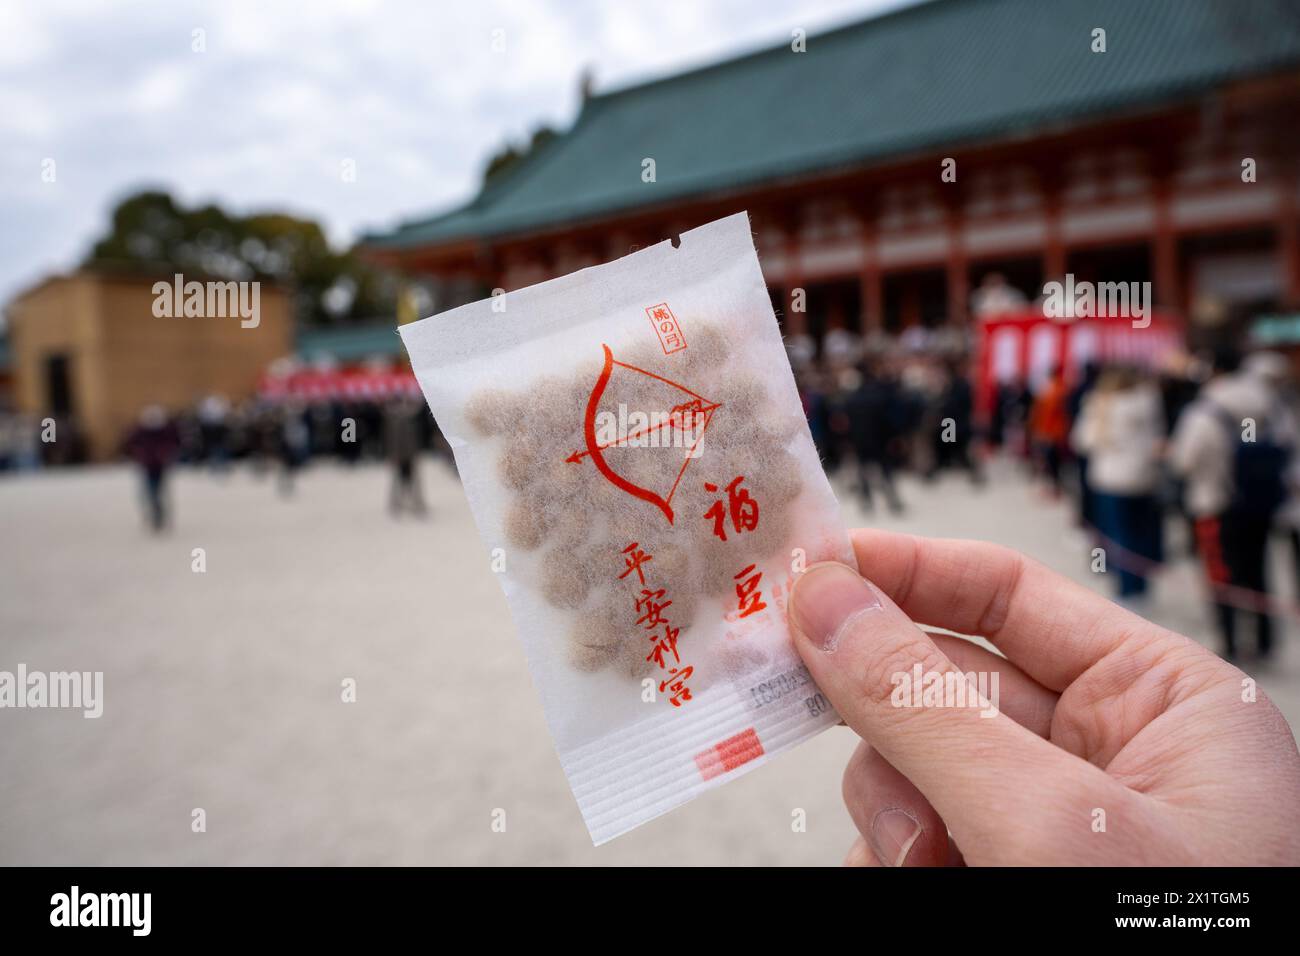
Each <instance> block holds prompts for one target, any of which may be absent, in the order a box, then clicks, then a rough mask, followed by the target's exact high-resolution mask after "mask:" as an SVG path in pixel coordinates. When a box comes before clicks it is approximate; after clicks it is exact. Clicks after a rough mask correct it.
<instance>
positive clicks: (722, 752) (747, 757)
mask: <svg viewBox="0 0 1300 956" xmlns="http://www.w3.org/2000/svg"><path fill="white" fill-rule="evenodd" d="M761 756H763V744H762V742H761V741H760V740H759V739H758V734H757V733H755V732H754V728H753V727H750V728H748V729H746V730H742V731H741V732H740V733H738V734H736V736H734V737H728V738H727V739H726V740H724V741H722V742H721V743H719V744H715V745H714V746H712V747H710V748H709V749H708V750H706V751H704V752H703V753H698V754H696V755H695V766H696V767H697V768H698V769H699V771H700V776H701V777H703V778H704V779H705V780H712V779H713V778H714V777H720V776H722V775H723V774H724V773H727V772H729V771H731V770H735V769H736V768H737V767H739V766H742V765H744V764H747V763H749V762H750V761H751V760H753V759H755V758H756V757H761Z"/></svg>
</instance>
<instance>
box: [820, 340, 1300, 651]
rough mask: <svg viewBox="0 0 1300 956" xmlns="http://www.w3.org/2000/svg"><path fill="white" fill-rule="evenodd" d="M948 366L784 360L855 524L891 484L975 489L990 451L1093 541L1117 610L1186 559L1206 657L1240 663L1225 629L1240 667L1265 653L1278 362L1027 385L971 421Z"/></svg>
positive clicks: (893, 492)
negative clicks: (940, 482) (854, 506)
mask: <svg viewBox="0 0 1300 956" xmlns="http://www.w3.org/2000/svg"><path fill="white" fill-rule="evenodd" d="M964 354H965V353H962V352H960V351H948V352H944V351H936V350H933V349H930V350H925V349H920V350H909V349H906V348H899V347H897V346H896V347H895V348H893V349H889V350H884V351H871V350H868V349H860V350H859V354H857V355H856V356H854V357H853V358H852V360H847V361H846V360H845V359H844V358H843V357H838V358H837V357H836V356H835V355H834V354H833V353H829V351H828V350H827V349H825V348H823V350H822V357H821V359H820V360H817V361H814V360H812V359H811V358H810V357H808V356H798V357H797V358H798V364H797V366H796V367H797V381H798V383H799V389H800V395H801V398H802V400H803V403H804V408H805V411H806V413H807V416H808V421H809V426H810V429H811V431H812V435H813V439H814V441H815V442H816V444H817V446H818V449H819V451H820V453H821V455H822V459H823V461H824V462H825V464H826V467H827V470H828V471H830V472H835V471H837V470H843V471H845V472H847V473H848V474H849V476H850V479H851V483H852V486H853V487H855V488H856V490H857V492H858V494H859V495H860V496H861V500H862V502H863V504H864V505H865V506H866V507H867V508H868V509H869V510H870V509H871V508H872V507H874V505H875V503H876V500H877V498H881V497H882V498H883V499H884V501H885V503H886V505H887V506H888V507H889V508H890V510H891V511H894V512H901V511H902V510H903V509H904V507H905V502H904V500H903V497H902V495H901V494H900V492H899V490H898V486H897V482H896V476H897V475H898V474H899V473H900V472H902V471H908V472H911V473H912V474H914V475H916V476H919V477H920V478H922V479H926V480H932V479H933V478H934V477H935V476H936V475H937V474H938V473H939V472H940V471H942V470H944V469H956V470H959V471H962V472H964V473H965V474H966V475H967V476H968V477H969V480H970V481H971V482H972V483H974V484H976V485H979V484H981V483H982V482H983V481H984V480H985V478H984V474H983V470H982V467H981V461H982V460H983V459H984V458H986V457H987V456H988V455H990V454H993V453H997V452H1002V453H1004V454H1006V455H1008V456H1010V457H1012V458H1014V459H1017V460H1020V461H1022V462H1024V463H1025V466H1026V467H1027V468H1029V469H1031V470H1032V472H1033V473H1034V474H1035V475H1036V476H1038V477H1039V479H1040V480H1041V486H1042V489H1043V492H1044V494H1045V495H1047V496H1048V497H1051V498H1062V499H1068V500H1069V501H1070V503H1071V505H1072V507H1073V508H1074V509H1075V516H1076V520H1077V524H1078V525H1079V526H1080V527H1081V528H1082V529H1083V530H1084V531H1085V532H1086V533H1087V534H1088V535H1089V536H1090V537H1091V538H1092V539H1093V541H1094V543H1095V545H1096V548H1095V549H1094V550H1093V552H1092V553H1093V555H1094V556H1096V557H1097V558H1098V560H1097V561H1096V562H1094V563H1095V564H1097V566H1096V567H1095V568H1094V570H1098V571H1105V572H1107V573H1109V574H1110V575H1111V577H1112V579H1113V580H1114V582H1115V583H1114V587H1115V591H1116V596H1117V598H1118V599H1119V600H1120V601H1121V602H1122V603H1125V604H1127V605H1130V606H1133V607H1135V608H1136V609H1139V610H1140V609H1141V608H1142V606H1143V605H1144V604H1145V602H1146V600H1147V597H1148V589H1149V587H1150V580H1151V578H1152V576H1153V575H1154V574H1155V573H1156V572H1157V571H1158V570H1159V569H1160V568H1161V567H1162V565H1163V564H1164V563H1165V562H1166V554H1167V553H1168V552H1169V551H1171V550H1173V549H1170V548H1167V547H1166V541H1165V539H1166V528H1167V527H1169V528H1170V532H1171V533H1170V536H1171V538H1172V537H1174V536H1175V535H1176V536H1177V538H1178V539H1179V542H1180V544H1179V547H1178V548H1177V553H1178V554H1179V555H1182V554H1192V555H1195V556H1196V557H1197V559H1199V560H1200V562H1201V563H1202V565H1203V567H1204V573H1205V577H1206V580H1207V585H1208V588H1209V593H1210V594H1211V600H1212V605H1213V615H1214V621H1215V624H1216V626H1217V628H1218V631H1219V634H1220V636H1221V639H1222V646H1223V651H1224V654H1225V655H1226V656H1228V657H1229V658H1234V657H1236V656H1237V655H1238V653H1239V651H1240V647H1239V641H1238V633H1239V623H1241V620H1242V619H1244V620H1245V622H1246V623H1248V624H1253V627H1254V634H1255V642H1254V647H1255V651H1256V653H1257V655H1258V657H1260V658H1267V657H1268V656H1269V655H1270V654H1271V652H1272V650H1273V647H1274V644H1275V641H1274V628H1275V622H1274V619H1275V617H1277V616H1278V614H1279V613H1280V612H1284V613H1290V610H1289V609H1290V608H1291V607H1293V606H1294V605H1293V602H1291V601H1289V600H1286V599H1282V598H1279V597H1277V596H1275V595H1274V594H1273V592H1272V591H1271V578H1272V577H1273V575H1270V574H1269V573H1268V570H1269V569H1268V555H1269V543H1270V541H1271V540H1272V539H1273V537H1274V536H1275V535H1284V536H1286V537H1287V538H1288V539H1289V541H1290V546H1291V548H1292V551H1293V554H1294V560H1295V567H1294V570H1295V574H1296V579H1297V580H1296V591H1297V593H1300V455H1297V454H1295V450H1296V449H1297V446H1298V445H1300V424H1298V423H1300V392H1297V390H1296V389H1295V387H1294V383H1293V379H1292V375H1291V369H1290V364H1289V362H1288V361H1287V360H1286V359H1285V358H1284V357H1283V356H1281V355H1278V354H1275V353H1268V352H1258V353H1254V354H1251V355H1248V356H1246V357H1245V358H1244V359H1243V358H1242V356H1240V355H1239V354H1238V353H1237V352H1236V350H1234V349H1231V348H1220V349H1217V350H1214V351H1213V352H1212V353H1208V354H1206V355H1205V356H1198V357H1192V356H1186V355H1184V356H1179V357H1178V358H1177V360H1174V361H1167V362H1166V363H1165V364H1164V365H1162V366H1161V367H1160V368H1159V369H1149V368H1143V367H1140V366H1137V365H1122V364H1115V365H1108V366H1102V365H1096V364H1091V365H1088V366H1086V367H1084V368H1082V369H1079V370H1078V371H1077V372H1076V373H1075V374H1073V375H1071V374H1067V372H1066V370H1064V369H1052V370H1050V371H1049V373H1048V374H1046V375H1044V376H1043V377H1042V379H1041V381H1037V382H1032V381H1025V380H1017V381H1012V382H1003V383H1001V384H999V385H997V386H996V389H995V391H996V394H995V396H994V397H993V400H992V402H991V407H990V408H988V409H986V411H987V414H985V415H982V416H977V414H976V401H975V395H974V390H973V387H972V381H971V376H970V374H969V368H968V363H967V361H966V360H965V359H964V357H963V355H964Z"/></svg>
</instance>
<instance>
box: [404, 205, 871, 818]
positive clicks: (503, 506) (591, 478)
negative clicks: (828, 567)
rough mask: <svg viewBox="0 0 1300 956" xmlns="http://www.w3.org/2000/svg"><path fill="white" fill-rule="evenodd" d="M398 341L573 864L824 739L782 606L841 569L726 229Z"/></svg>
mask: <svg viewBox="0 0 1300 956" xmlns="http://www.w3.org/2000/svg"><path fill="white" fill-rule="evenodd" d="M400 332H401V335H402V339H403V341H404V343H405V345H406V348H407V351H408V352H409V354H410V357H411V364H412V366H413V368H414V370H415V373H416V376H417V378H418V379H419V381H420V386H421V388H422V389H423V390H424V394H425V397H426V398H427V400H428V402H429V407H430V408H431V409H432V411H433V414H434V416H435V417H436V418H437V420H438V425H439V427H440V428H441V429H442V432H443V434H444V435H446V437H447V439H448V441H449V442H450V444H451V446H452V449H453V451H454V453H455V457H456V465H457V468H458V470H459V471H460V475H461V479H462V482H463V484H464V487H465V492H466V495H467V497H468V499H469V504H470V508H471V510H472V511H473V514H474V518H475V521H476V522H477V524H478V527H479V531H480V533H481V535H482V537H483V539H484V542H485V543H486V544H487V546H488V549H489V551H490V552H491V553H492V554H493V555H494V556H496V560H495V561H494V562H493V567H494V570H497V571H498V573H500V575H501V577H502V586H503V588H504V590H505V593H506V597H507V600H508V602H509V605H510V610H511V615H512V617H513V618H514V621H515V625H516V628H517V629H518V631H519V635H520V639H521V641H522V643H523V645H524V649H525V652H526V654H527V657H528V664H529V670H530V671H531V673H532V677H533V683H534V685H535V686H536V687H537V688H538V691H539V694H540V696H541V698H542V705H543V709H544V711H545V715H546V721H547V724H548V726H549V728H550V731H551V735H552V737H553V738H554V740H555V745H556V749H557V751H558V753H559V755H560V760H561V763H562V764H563V766H564V770H565V773H566V775H567V777H568V780H569V785H570V787H571V788H572V790H573V794H574V797H575V798H576V799H577V802H578V807H579V809H580V811H581V813H582V816H583V820H584V821H585V823H586V825H587V829H588V830H589V832H590V833H591V837H592V840H593V841H594V842H596V843H597V844H599V843H603V842H605V841H606V840H610V839H612V838H614V837H616V836H618V835H619V834H621V833H624V832H626V831H627V830H630V829H632V828H633V827H635V826H638V825H639V824H641V823H644V822H646V821H647V820H650V819H652V818H654V817H656V816H658V815H660V814H662V813H665V812H667V811H668V810H671V809H672V808H673V807H676V806H678V805H680V804H682V803H685V802H686V801H688V800H690V799H691V798H692V797H694V796H695V795H697V794H699V793H701V792H702V791H704V790H705V789H707V788H709V787H713V786H717V785H719V784H721V783H723V782H725V781H726V780H729V779H731V778H732V777H735V776H737V775H738V774H740V773H743V772H745V771H747V770H750V769H753V768H754V767H757V766H759V765H761V764H762V763H764V762H765V761H766V760H768V759H769V758H771V757H772V756H773V755H775V754H777V753H779V752H780V751H782V750H785V749H788V748H789V747H792V746H794V745H796V744H798V743H800V742H802V741H803V740H806V739H808V738H809V737H811V736H813V735H814V734H816V733H818V732H820V731H821V730H823V729H824V728H826V727H829V726H831V725H833V724H835V723H836V722H837V721H838V717H837V716H836V714H835V713H834V711H833V710H832V709H831V708H830V705H829V704H828V703H827V702H826V700H825V698H824V697H823V696H822V695H821V693H820V692H819V691H818V689H817V687H816V685H815V684H813V682H812V680H811V678H810V677H809V675H808V672H807V670H806V669H805V668H804V667H803V664H802V663H801V662H800V660H799V657H798V655H797V653H796V652H795V650H794V648H793V646H792V644H791V642H790V635H789V631H788V629H787V624H786V601H787V599H788V597H789V594H790V587H791V585H792V584H793V582H794V578H795V576H797V575H798V574H799V573H800V572H801V571H802V570H803V568H805V567H807V566H808V565H810V564H813V563H815V562H817V561H826V560H835V561H842V562H844V563H847V564H850V565H852V564H853V563H854V558H853V552H852V548H851V545H850V543H849V540H848V535H847V533H846V531H845V529H844V527H843V524H842V522H841V519H840V514H839V506H838V504H837V503H836V501H835V497H834V495H833V493H832V491H831V488H830V485H829V483H828V482H827V480H826V477H825V474H824V473H823V471H822V468H821V463H820V461H819V459H818V456H817V452H816V450H815V448H814V446H813V443H812V438H811V436H810V435H809V432H808V427H807V424H806V422H805V419H804V414H803V409H802V406H801V404H800V401H799V396H798V393H797V390H796V388H795V383H794V378H793V376H792V374H791V371H790V366H789V362H788V361H787V359H786V354H785V349H784V347H783V344H782V341H781V335H780V331H779V329H778V326H777V323H776V318H775V316H774V315H773V312H772V305H771V300H770V299H769V297H768V293H767V288H766V285H765V284H764V281H763V276H762V273H761V271H760V269H759V264H758V257H757V255H756V254H755V251H754V245H753V239H752V236H751V234H750V228H749V220H748V216H747V215H746V214H744V213H740V214H737V215H734V216H730V217H728V218H726V219H721V220H719V221H717V222H714V223H711V224H709V225H706V226H702V227H700V228H698V229H694V230H691V231H689V232H684V233H682V234H681V236H680V237H679V241H678V243H677V244H675V245H674V244H673V243H670V242H667V241H665V242H661V243H659V244H658V245H655V246H652V247H650V248H648V249H644V250H642V251H640V252H637V253H634V254H633V255H630V256H627V257H625V258H623V259H619V260H617V261H614V262H611V263H608V264H606V265H602V266H595V267H592V268H589V269H583V270H582V271H580V272H576V273H573V274H572V275H568V276H565V277H562V278H559V279H554V280H552V281H550V282H544V283H541V284H540V285H536V286H531V287H529V288H526V289H521V290H519V291H517V292H510V293H507V294H505V295H498V296H496V297H494V298H492V299H489V300H484V301H482V302H476V303H472V304H470V305H466V306H463V307H461V308H458V309H453V310H451V311H449V312H446V313H443V314H440V315H437V316H434V317H432V318H428V319H424V320H422V321H420V322H415V323H412V324H409V325H406V326H403V327H402V328H401V329H400Z"/></svg>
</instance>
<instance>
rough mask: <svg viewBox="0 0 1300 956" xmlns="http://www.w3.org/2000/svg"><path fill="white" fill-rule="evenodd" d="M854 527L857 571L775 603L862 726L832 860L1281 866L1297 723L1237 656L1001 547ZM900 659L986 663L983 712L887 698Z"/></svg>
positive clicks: (1295, 783) (1296, 808) (1296, 831)
mask: <svg viewBox="0 0 1300 956" xmlns="http://www.w3.org/2000/svg"><path fill="white" fill-rule="evenodd" d="M853 543H854V547H855V550H856V552H857V559H858V566H859V568H860V569H861V572H862V575H863V576H865V577H866V578H867V579H869V580H870V581H871V582H874V585H873V584H869V583H867V581H864V580H863V579H862V577H859V576H858V574H857V573H855V572H853V571H852V570H851V569H849V568H847V567H845V566H843V565H839V564H819V565H814V566H813V567H811V568H809V569H808V570H807V571H805V572H804V574H803V575H801V576H800V577H799V579H798V581H797V583H796V585H795V588H794V594H793V596H792V599H791V607H790V623H791V631H792V633H793V635H794V641H795V646H796V647H797V648H798V650H799V653H800V655H801V656H802V657H803V660H804V662H805V664H807V666H808V670H809V671H810V672H811V674H812V676H813V679H814V680H816V682H817V684H818V685H819V686H820V687H821V689H822V691H823V692H824V693H825V694H826V696H827V697H828V698H829V699H830V701H831V703H832V704H834V706H835V707H836V709H837V710H838V711H839V714H840V716H841V717H842V718H843V719H844V721H845V722H846V723H847V724H848V725H849V726H850V727H851V728H853V730H855V731H856V732H857V733H858V735H859V736H860V737H862V739H863V742H862V743H861V744H859V746H858V749H857V752H856V753H855V754H854V755H853V757H852V759H851V760H850V761H849V765H848V768H847V769H846V770H845V773H844V799H845V803H846V804H847V805H848V809H849V813H850V815H851V816H852V817H853V822H854V823H855V824H856V825H857V828H858V831H859V833H860V834H861V836H860V837H859V838H858V840H857V841H856V842H855V844H854V846H853V847H852V849H851V850H850V851H849V855H848V858H847V859H846V860H845V862H846V863H847V864H854V865H862V866H879V865H906V866H934V865H944V864H957V865H960V864H961V863H962V862H966V863H969V864H973V865H974V864H986V865H988V864H991V865H1045V864H1048V865H1088V866H1091V865H1106V866H1114V865H1144V866H1157V865H1206V864H1214V865H1234V864H1272V865H1296V864H1300V755H1297V752H1296V743H1295V738H1294V736H1293V735H1292V733H1291V729H1290V728H1289V727H1288V726H1287V723H1286V720H1285V719H1284V718H1283V717H1282V714H1281V713H1280V712H1279V711H1278V709H1277V708H1276V707H1275V706H1274V705H1273V703H1272V702H1271V701H1269V700H1268V699H1267V698H1266V697H1265V696H1264V695H1263V693H1258V696H1257V697H1255V696H1254V695H1253V694H1252V693H1250V692H1251V691H1252V690H1253V687H1254V684H1253V682H1252V681H1250V679H1249V678H1248V677H1246V675H1245V674H1243V673H1242V672H1241V671H1240V670H1238V669H1237V668H1235V667H1233V666H1232V665H1230V664H1228V663H1227V662H1225V661H1223V660H1221V659H1219V658H1218V657H1217V656H1216V655H1214V654H1213V653H1211V652H1210V651H1208V650H1206V649H1205V648H1203V647H1201V646H1200V645H1199V644H1197V643H1195V642H1194V641H1192V640H1190V639H1188V638H1186V637H1183V636H1182V635H1180V634H1176V633H1174V632H1173V631H1170V630H1167V629H1166V628H1163V627H1159V626H1157V625H1155V624H1152V623H1151V622H1149V621H1146V620H1144V619H1143V618H1141V617H1139V616H1138V615H1136V614H1133V613H1131V612H1129V611H1126V610H1124V609H1123V608H1121V607H1119V606H1118V605H1116V604H1113V603H1111V602H1110V601H1108V600H1106V599H1105V598H1103V597H1101V596H1100V595H1098V594H1095V593H1093V592H1092V591H1090V590H1088V589H1087V588H1085V587H1083V586H1081V585H1078V584H1075V583H1074V582H1072V581H1069V580H1067V579H1066V578H1063V577H1061V576H1060V575H1058V574H1055V573H1053V572H1052V571H1049V570H1048V569H1047V568H1045V567H1043V566H1042V565H1040V564H1038V563H1036V562H1034V561H1032V560H1030V559H1028V558H1026V557H1024V556H1023V555H1021V554H1019V553H1017V552H1015V551H1012V550H1010V549H1008V548H1003V547H999V546H997V545H992V544H983V543H977V542H964V541H946V540H938V539H926V538H917V537H912V536H909V535H901V534H892V533H887V532H880V531H866V530H859V531H855V532H853ZM913 621H920V622H924V623H925V624H927V625H930V626H933V627H940V628H943V629H945V630H951V631H956V632H958V633H962V634H975V635H979V636H981V637H984V638H986V639H987V640H988V641H989V642H991V643H992V644H993V645H994V646H996V647H997V648H998V649H999V650H1000V651H1002V653H1003V654H1005V655H1006V658H1005V659H1004V658H1002V657H999V656H998V655H996V654H993V653H990V652H989V651H987V650H985V649H984V648H982V647H980V646H979V645H977V644H974V643H972V642H971V641H967V640H963V639H961V638H958V637H950V636H948V635H941V634H926V633H924V632H922V631H921V630H920V629H919V628H918V627H917V626H916V624H914V623H913ZM916 665H920V668H921V673H922V674H923V675H929V674H932V673H933V674H939V675H943V674H952V673H955V672H961V673H971V672H975V673H979V672H985V673H989V674H993V673H996V674H997V675H998V684H997V685H996V686H997V693H996V694H994V693H993V687H994V685H993V684H992V683H991V679H990V682H989V683H988V684H987V685H986V686H987V687H988V688H989V693H988V697H989V698H990V702H992V703H994V704H996V705H997V706H998V709H999V712H997V713H995V714H994V715H992V716H981V707H979V706H967V707H953V706H948V707H942V706H917V707H911V706H898V705H896V704H895V703H892V702H891V697H894V698H896V699H898V698H899V695H897V694H896V693H895V690H896V687H899V686H900V685H901V684H902V683H903V682H904V681H910V680H911V678H912V677H913V676H914V675H915V673H916V672H915V670H914V668H915V667H916ZM918 694H919V688H918ZM972 696H973V695H972ZM995 697H996V698H997V699H994V698H995ZM985 709H987V708H985ZM950 834H951V839H950V836H949V835H950Z"/></svg>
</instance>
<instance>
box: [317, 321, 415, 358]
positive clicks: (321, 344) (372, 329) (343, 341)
mask: <svg viewBox="0 0 1300 956" xmlns="http://www.w3.org/2000/svg"><path fill="white" fill-rule="evenodd" d="M396 327H397V320H396V319H392V320H390V321H386V322H379V323H366V324H362V325H350V326H341V327H339V328H333V329H331V328H316V329H302V330H300V331H299V332H298V335H297V342H296V343H295V347H296V350H297V352H298V355H299V357H300V358H303V359H305V360H307V361H311V360H313V359H315V358H318V357H321V356H328V357H331V358H334V359H337V360H338V361H340V362H357V361H361V360H363V359H367V358H372V357H385V358H391V357H393V356H395V355H402V354H404V353H403V350H402V340H401V338H400V337H399V336H398V334H397V331H396Z"/></svg>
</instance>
